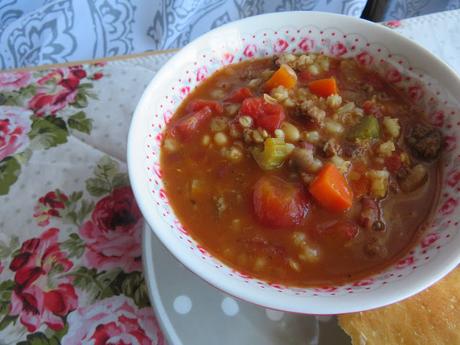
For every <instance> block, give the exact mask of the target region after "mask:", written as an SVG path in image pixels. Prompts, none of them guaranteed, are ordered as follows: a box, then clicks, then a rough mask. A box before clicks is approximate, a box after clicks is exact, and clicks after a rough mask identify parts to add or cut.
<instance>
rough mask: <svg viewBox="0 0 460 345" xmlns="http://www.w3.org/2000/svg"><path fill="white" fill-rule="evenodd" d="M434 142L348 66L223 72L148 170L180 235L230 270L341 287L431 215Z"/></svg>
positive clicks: (368, 76) (414, 114)
mask: <svg viewBox="0 0 460 345" xmlns="http://www.w3.org/2000/svg"><path fill="white" fill-rule="evenodd" d="M441 143H442V136H441V133H440V132H439V131H438V130H437V129H434V128H433V127H431V126H430V125H429V124H427V123H426V121H425V118H424V116H423V114H422V112H421V111H420V110H419V109H417V107H416V106H415V105H414V104H412V103H410V102H409V101H408V100H407V99H406V98H405V97H404V96H403V95H402V94H401V92H400V91H398V90H395V89H393V88H392V87H391V86H390V85H389V84H387V83H386V82H385V81H384V80H383V79H382V78H380V77H379V75H378V74H377V73H376V72H374V71H371V70H367V69H364V68H363V67H361V66H360V65H359V64H358V63H356V62H355V60H353V59H335V58H330V57H327V56H324V55H316V54H306V55H292V54H285V55H282V56H277V57H274V58H265V59H256V60H250V61H245V62H242V63H239V64H234V65H229V66H226V67H224V68H223V69H221V70H219V71H217V72H215V73H214V74H213V75H212V76H211V77H209V78H208V79H207V80H205V81H204V82H203V83H201V84H200V85H199V86H198V87H197V88H196V89H195V90H194V91H193V92H192V93H191V94H190V95H189V96H188V97H187V98H186V99H185V100H184V102H183V104H182V105H181V106H180V107H179V109H178V110H177V112H176V113H175V115H174V116H173V118H172V120H171V121H170V122H169V123H168V125H167V128H166V131H165V135H164V139H163V142H162V152H161V168H162V171H163V176H164V183H165V188H166V193H167V196H168V198H169V200H170V202H171V205H172V207H173V209H174V211H175V213H176V215H177V217H178V218H179V220H180V221H181V223H182V224H183V225H184V227H185V228H186V229H187V230H188V231H189V233H190V234H191V235H192V237H193V238H194V239H195V240H196V241H198V242H199V243H200V244H201V245H202V246H203V247H204V248H206V249H207V250H208V251H209V252H210V253H211V254H212V255H214V256H215V257H217V258H219V259H220V260H222V261H223V262H225V263H226V264H228V265H229V266H231V267H233V268H235V269H236V270H238V271H240V272H242V273H245V274H249V275H252V276H255V277H258V278H260V279H263V280H265V281H268V282H276V283H281V284H285V285H289V286H302V287H306V286H321V285H324V284H340V283H345V282H349V281H353V280H356V279H361V278H363V277H366V276H369V275H372V274H374V273H376V272H378V271H381V270H383V269H384V268H385V267H387V266H389V265H391V264H392V263H394V262H395V261H397V260H399V259H400V258H401V257H402V256H403V255H404V254H406V253H407V252H408V251H409V250H410V248H411V246H412V245H413V244H414V242H415V241H416V240H417V238H418V237H419V234H420V233H421V232H422V231H423V229H424V226H425V225H426V224H427V222H428V220H429V216H430V213H431V212H432V209H433V207H434V205H435V203H436V199H437V197H436V196H437V193H438V189H439V188H438V185H439V177H440V166H441V165H440V154H441V146H442V145H441Z"/></svg>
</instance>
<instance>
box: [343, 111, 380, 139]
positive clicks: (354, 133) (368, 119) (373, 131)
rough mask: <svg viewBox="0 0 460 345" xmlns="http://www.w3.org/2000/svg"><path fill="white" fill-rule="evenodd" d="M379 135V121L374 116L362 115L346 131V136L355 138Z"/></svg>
mask: <svg viewBox="0 0 460 345" xmlns="http://www.w3.org/2000/svg"><path fill="white" fill-rule="evenodd" d="M379 136H380V127H379V121H378V120H377V119H376V118H375V117H374V116H364V117H363V118H362V119H361V121H359V122H358V123H357V124H356V125H355V126H354V127H352V128H351V129H350V131H349V132H348V135H347V138H348V139H350V140H355V139H376V138H378V137H379Z"/></svg>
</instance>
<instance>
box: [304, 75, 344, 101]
mask: <svg viewBox="0 0 460 345" xmlns="http://www.w3.org/2000/svg"><path fill="white" fill-rule="evenodd" d="M308 89H309V90H310V92H311V93H314V94H315V95H317V96H319V97H327V96H330V95H333V94H335V93H337V82H336V81H335V79H334V78H326V79H318V80H314V81H312V82H310V83H308Z"/></svg>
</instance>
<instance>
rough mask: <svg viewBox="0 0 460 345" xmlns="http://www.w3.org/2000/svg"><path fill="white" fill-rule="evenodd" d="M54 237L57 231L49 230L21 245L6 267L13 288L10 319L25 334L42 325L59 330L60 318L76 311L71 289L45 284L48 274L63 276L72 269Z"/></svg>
mask: <svg viewBox="0 0 460 345" xmlns="http://www.w3.org/2000/svg"><path fill="white" fill-rule="evenodd" d="M58 235H59V230H58V229H55V228H52V229H49V230H47V231H45V232H44V233H42V234H41V236H40V237H38V238H32V239H30V240H27V241H25V242H24V243H23V244H22V246H21V248H20V249H19V253H18V254H17V255H15V256H14V257H13V260H12V261H11V263H10V270H11V271H13V272H14V273H15V275H14V282H15V284H16V286H15V289H14V290H13V293H12V295H11V297H12V298H11V305H10V315H13V316H14V315H16V316H19V320H20V322H21V323H22V324H23V325H24V326H25V327H26V328H27V330H28V331H29V332H33V331H35V330H37V329H38V327H39V326H40V325H41V324H42V323H45V324H46V325H48V327H50V328H51V329H53V330H59V329H62V328H63V327H64V322H63V319H62V318H63V317H65V315H67V313H68V312H69V311H71V310H73V309H75V308H76V307H77V301H78V298H77V295H76V293H75V290H74V288H73V286H72V285H70V284H68V283H66V282H65V280H63V281H57V282H56V283H57V284H58V285H57V286H50V284H49V282H48V280H47V276H48V275H49V274H50V272H51V270H53V269H58V270H59V271H62V272H67V271H69V269H71V268H72V266H73V263H72V262H71V261H70V260H69V259H68V258H67V257H66V254H65V253H64V252H62V251H61V249H60V246H59V243H58V242H57V239H58Z"/></svg>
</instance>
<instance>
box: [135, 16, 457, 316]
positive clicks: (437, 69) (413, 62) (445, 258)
mask: <svg viewBox="0 0 460 345" xmlns="http://www.w3.org/2000/svg"><path fill="white" fill-rule="evenodd" d="M307 51H314V52H323V53H324V54H327V55H332V56H342V57H355V58H356V59H357V60H358V61H359V62H360V63H362V64H364V65H370V66H371V67H372V68H375V69H377V70H378V71H379V72H380V73H381V74H382V75H383V76H384V77H385V78H386V79H387V80H388V81H389V82H391V83H394V85H395V86H397V87H399V88H401V90H403V92H406V93H407V94H408V96H409V97H410V99H412V101H414V102H417V103H419V104H420V105H422V106H423V107H425V110H426V112H427V113H428V114H429V117H430V121H431V122H432V123H433V125H435V126H437V127H439V128H440V129H441V130H442V131H443V133H444V135H445V138H446V145H447V147H446V153H445V157H444V162H445V165H444V171H443V179H442V193H441V197H440V203H439V207H438V209H437V211H436V214H435V217H434V220H433V225H432V226H431V227H430V228H429V229H428V230H427V231H426V234H425V235H424V236H423V238H422V239H421V240H420V242H419V243H418V244H417V246H416V247H414V248H413V250H412V251H411V252H410V253H409V254H408V256H407V257H405V258H404V259H403V260H401V261H400V262H399V263H397V264H395V265H394V266H392V267H390V268H389V269H387V270H385V271H384V272H382V273H380V274H377V275H374V276H372V277H369V278H368V279H365V280H362V281H358V282H355V283H351V284H346V285H341V286H325V287H322V288H292V287H288V286H280V285H276V284H267V283H266V282H263V281H260V280H258V279H255V278H253V277H249V276H246V275H242V274H240V273H238V272H236V271H235V270H233V269H232V268H230V267H228V266H226V265H224V264H223V263H222V262H220V261H219V260H217V259H216V258H214V257H212V256H211V255H210V254H209V253H208V252H207V251H206V249H205V248H203V247H201V246H200V245H198V244H197V243H196V242H195V241H194V240H193V239H192V238H191V237H190V235H189V234H188V232H187V230H186V229H184V228H183V227H182V226H181V224H180V222H179V221H178V220H177V218H176V217H175V215H174V212H173V210H172V209H171V207H170V205H169V203H168V198H167V196H166V194H165V191H164V189H163V183H162V179H161V174H162V173H161V169H160V166H159V158H160V142H161V138H162V130H163V129H164V128H165V123H166V122H167V121H168V120H169V119H170V118H171V116H172V115H173V113H174V111H175V109H176V108H177V107H178V105H179V104H180V103H181V101H182V100H183V99H184V97H185V96H186V95H187V94H188V93H189V92H190V91H191V90H193V89H194V87H195V86H196V85H197V84H198V83H199V82H200V81H201V80H203V79H205V78H206V77H207V76H209V75H211V74H212V73H213V72H214V71H216V70H217V69H219V68H220V67H222V66H224V65H226V64H229V63H232V62H233V63H235V62H238V61H242V60H246V59H249V58H255V57H263V56H270V55H273V54H277V53H281V52H294V53H297V52H298V53H300V52H307ZM459 100H460V80H459V78H458V76H456V74H455V73H454V72H453V71H452V70H451V69H450V68H449V67H448V66H447V65H446V64H444V63H443V62H441V61H440V60H439V59H437V58H436V57H434V56H433V55H431V54H430V53H429V52H428V51H427V50H425V49H423V48H422V47H420V46H418V45H417V44H415V43H413V42H411V41H410V40H408V39H405V38H404V37H402V36H400V35H398V34H396V33H395V32H393V31H392V30H391V29H388V28H386V27H383V26H382V25H378V24H372V23H370V22H367V21H364V20H358V19H354V18H351V17H346V16H340V15H333V14H326V13H317V12H285V13H276V14H267V15H262V16H257V17H251V18H247V19H244V20H241V21H237V22H233V23H230V24H228V25H224V26H222V27H220V28H218V29H216V30H213V31H210V32H208V33H207V34H205V35H203V36H201V37H200V38H198V39H196V40H195V41H193V42H192V43H190V44H189V45H187V46H186V47H185V48H183V49H182V50H181V51H180V52H178V53H177V54H176V55H175V56H174V57H173V58H172V59H171V60H170V61H168V63H166V64H165V65H164V66H163V68H162V69H161V70H160V71H159V72H158V74H157V75H156V76H155V77H154V78H153V80H152V81H151V82H150V84H149V85H148V87H147V89H146V90H145V92H144V95H143V96H142V98H141V100H140V102H139V104H138V106H137V109H136V112H135V114H134V117H133V120H132V123H131V129H130V132H129V140H128V165H129V175H130V179H131V183H132V187H133V190H134V194H135V196H136V199H137V201H138V203H139V206H140V208H141V211H142V213H143V215H144V216H145V218H146V220H147V222H148V223H149V225H150V226H151V228H152V229H153V231H154V232H155V234H156V235H157V236H158V238H159V239H160V240H161V241H162V242H163V244H164V245H165V246H166V247H167V248H168V249H169V250H170V251H171V253H172V254H173V255H174V256H175V257H176V258H177V259H178V260H179V261H180V262H182V263H183V264H184V265H185V266H186V267H188V268H189V269H190V270H191V271H193V272H195V273H196V274H197V275H199V276H200V277H202V278H203V279H205V280H206V281H208V282H209V283H210V284H212V285H214V286H215V287H217V288H219V289H221V290H224V291H225V292H227V293H229V294H231V295H234V296H236V297H238V298H241V299H243V300H246V301H249V302H253V303H256V304H259V305H262V306H265V307H268V308H273V309H279V310H284V311H290V312H298V313H312V314H336V313H345V312H354V311H359V310H366V309H371V308H375V307H379V306H383V305H386V304H389V303H393V302H396V301H399V300H401V299H403V298H406V297H408V296H411V295H412V294H415V293H417V292H419V291H421V290H422V289H424V288H426V287H428V286H429V285H431V284H433V283H434V282H436V281H437V280H438V279H440V278H442V277H443V276H444V275H445V274H447V273H448V272H449V271H450V270H451V269H453V268H454V267H455V266H456V265H457V264H458V263H459V262H460V234H459V231H458V228H459V227H458V222H459V215H460V210H459V208H458V204H459V194H460V193H458V191H459V190H460V168H459V166H460V165H459V162H460V155H459V153H460V147H459V145H458V143H459V139H458V136H459V134H458V133H459V130H460V112H459V109H460V107H459Z"/></svg>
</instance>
